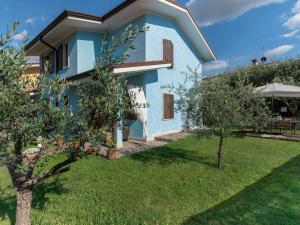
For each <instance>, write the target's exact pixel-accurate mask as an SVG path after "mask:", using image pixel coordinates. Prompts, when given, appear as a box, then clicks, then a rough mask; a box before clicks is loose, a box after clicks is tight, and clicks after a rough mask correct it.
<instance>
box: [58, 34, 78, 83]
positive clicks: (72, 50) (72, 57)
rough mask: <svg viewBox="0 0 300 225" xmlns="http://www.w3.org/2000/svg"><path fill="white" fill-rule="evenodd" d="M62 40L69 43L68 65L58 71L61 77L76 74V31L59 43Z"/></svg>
mask: <svg viewBox="0 0 300 225" xmlns="http://www.w3.org/2000/svg"><path fill="white" fill-rule="evenodd" d="M64 42H68V44H69V67H68V68H66V69H62V70H60V71H59V74H60V75H61V78H63V79H64V78H67V77H69V76H72V75H74V74H77V33H74V34H73V35H71V36H70V37H69V38H67V39H66V40H64V41H62V42H61V43H64ZM58 46H59V45H58ZM58 46H56V47H58Z"/></svg>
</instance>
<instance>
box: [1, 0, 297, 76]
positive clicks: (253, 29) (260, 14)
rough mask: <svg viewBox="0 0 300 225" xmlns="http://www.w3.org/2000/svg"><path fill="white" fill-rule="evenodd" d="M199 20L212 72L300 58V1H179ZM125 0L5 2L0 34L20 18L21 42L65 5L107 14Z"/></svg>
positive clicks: (208, 68) (208, 70) (207, 70)
mask: <svg viewBox="0 0 300 225" xmlns="http://www.w3.org/2000/svg"><path fill="white" fill-rule="evenodd" d="M177 1H178V2H180V3H182V4H185V5H186V6H187V7H188V8H189V9H190V10H191V12H192V14H193V16H194V17H195V18H196V20H197V22H198V23H199V25H200V27H201V31H202V32H203V33H204V35H205V36H206V38H207V40H208V42H209V44H210V46H211V47H212V49H213V50H214V52H215V53H216V55H217V57H218V60H217V61H215V62H211V63H207V64H205V65H204V67H203V70H204V74H206V75H210V74H214V73H218V72H221V71H224V70H228V69H233V68H236V67H238V66H244V65H248V64H250V63H251V61H252V59H260V58H261V57H262V56H266V57H267V58H268V61H273V60H284V59H286V58H294V57H297V56H298V55H299V53H300V0H177ZM121 2H122V0H26V1H24V0H1V7H0V33H4V32H6V29H7V25H10V24H11V23H13V22H14V21H16V20H18V21H19V22H20V26H19V33H18V34H17V35H16V36H15V37H14V39H15V41H19V40H21V39H22V38H23V37H24V35H27V34H28V37H29V39H31V38H33V37H34V36H35V35H37V34H38V33H39V32H40V31H41V30H42V29H43V28H44V27H45V26H47V25H48V24H49V23H50V22H51V21H52V20H53V19H54V18H56V16H58V15H59V14H60V13H61V12H62V11H63V10H64V9H69V10H74V11H79V12H84V13H90V14H94V15H100V16H101V15H103V14H105V13H106V12H107V11H109V10H110V9H112V8H113V7H115V6H116V5H118V4H120V3H121Z"/></svg>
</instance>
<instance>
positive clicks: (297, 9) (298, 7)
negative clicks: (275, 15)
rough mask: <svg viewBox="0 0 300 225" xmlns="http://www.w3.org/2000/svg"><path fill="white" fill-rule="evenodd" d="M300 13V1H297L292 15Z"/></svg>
mask: <svg viewBox="0 0 300 225" xmlns="http://www.w3.org/2000/svg"><path fill="white" fill-rule="evenodd" d="M299 12H300V0H297V2H296V3H295V5H294V7H293V8H292V13H295V14H296V13H299Z"/></svg>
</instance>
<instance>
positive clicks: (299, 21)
mask: <svg viewBox="0 0 300 225" xmlns="http://www.w3.org/2000/svg"><path fill="white" fill-rule="evenodd" d="M283 26H284V27H286V28H288V29H290V30H294V29H297V28H299V27H300V13H297V14H295V15H294V16H292V17H291V18H289V19H288V20H287V21H286V22H285V23H284V24H283Z"/></svg>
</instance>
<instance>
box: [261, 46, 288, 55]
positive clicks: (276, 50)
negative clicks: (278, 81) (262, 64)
mask: <svg viewBox="0 0 300 225" xmlns="http://www.w3.org/2000/svg"><path fill="white" fill-rule="evenodd" d="M293 48H294V45H281V46H279V47H277V48H273V49H270V50H268V51H266V56H267V57H273V56H280V55H283V54H285V53H287V52H288V51H290V50H292V49H293Z"/></svg>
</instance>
